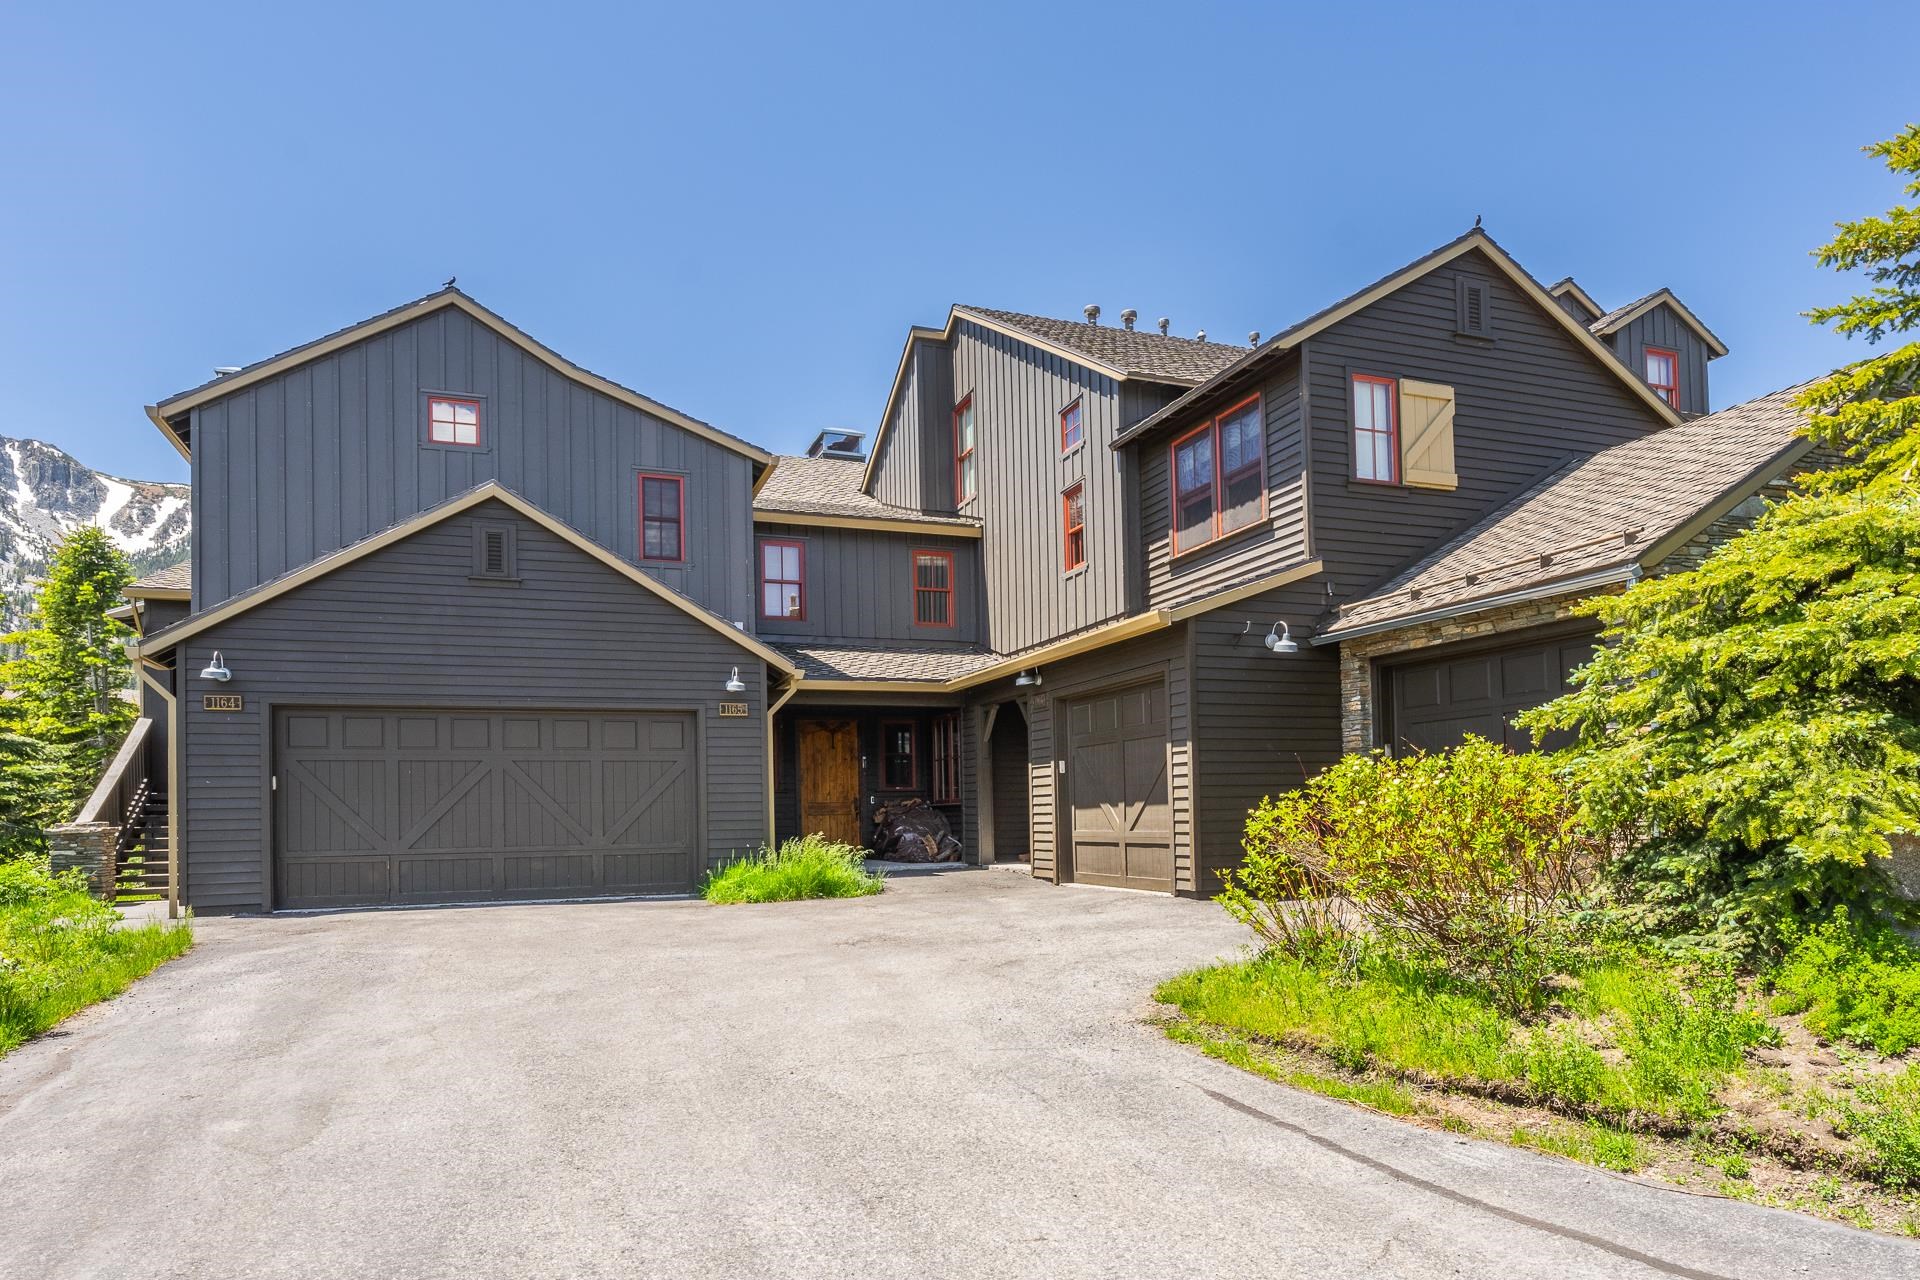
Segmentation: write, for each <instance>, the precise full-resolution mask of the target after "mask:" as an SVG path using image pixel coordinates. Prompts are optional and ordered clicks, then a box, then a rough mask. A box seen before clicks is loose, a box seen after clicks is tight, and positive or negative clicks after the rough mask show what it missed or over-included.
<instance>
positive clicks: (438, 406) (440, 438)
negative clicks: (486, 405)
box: [427, 396, 480, 449]
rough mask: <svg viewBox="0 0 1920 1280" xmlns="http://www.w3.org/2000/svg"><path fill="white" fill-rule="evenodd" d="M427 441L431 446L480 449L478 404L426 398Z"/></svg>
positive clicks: (468, 401) (472, 401) (449, 399)
mask: <svg viewBox="0 0 1920 1280" xmlns="http://www.w3.org/2000/svg"><path fill="white" fill-rule="evenodd" d="M427 439H428V440H429V441H430V442H432V443H433V444H458V445H466V446H468V447H469V448H475V449H477V448H479V447H480V402H479V401H478V400H456V399H454V398H452V397H451V396H428V397H427Z"/></svg>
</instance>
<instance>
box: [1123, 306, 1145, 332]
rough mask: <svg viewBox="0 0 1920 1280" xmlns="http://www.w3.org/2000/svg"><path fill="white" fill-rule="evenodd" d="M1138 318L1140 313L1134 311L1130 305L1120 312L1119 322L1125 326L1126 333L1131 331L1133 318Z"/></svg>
mask: <svg viewBox="0 0 1920 1280" xmlns="http://www.w3.org/2000/svg"><path fill="white" fill-rule="evenodd" d="M1139 318H1140V313H1139V312H1138V311H1135V310H1134V309H1133V308H1132V307H1128V308H1127V309H1126V310H1125V311H1122V312H1121V313H1120V323H1121V324H1123V325H1125V326H1127V332H1128V333H1132V332H1133V322H1134V321H1135V320H1138V319H1139Z"/></svg>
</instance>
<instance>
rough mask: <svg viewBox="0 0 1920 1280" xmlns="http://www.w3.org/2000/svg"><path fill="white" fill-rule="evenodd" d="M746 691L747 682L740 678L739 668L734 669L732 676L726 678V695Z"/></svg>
mask: <svg viewBox="0 0 1920 1280" xmlns="http://www.w3.org/2000/svg"><path fill="white" fill-rule="evenodd" d="M746 691H747V682H746V681H745V680H742V679H741V678H740V668H738V667H735V668H734V669H733V674H732V675H730V676H728V677H727V692H728V693H745V692H746Z"/></svg>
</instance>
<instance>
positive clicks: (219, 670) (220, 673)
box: [200, 649, 233, 681]
mask: <svg viewBox="0 0 1920 1280" xmlns="http://www.w3.org/2000/svg"><path fill="white" fill-rule="evenodd" d="M200 678H201V679H202V680H221V681H226V680H231V679H233V672H231V671H229V670H227V664H226V663H224V662H222V661H220V651H219V650H218V649H215V650H214V651H213V661H212V662H209V663H208V664H207V665H206V669H205V670H203V671H201V673H200Z"/></svg>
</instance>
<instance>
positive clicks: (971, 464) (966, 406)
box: [953, 396, 979, 507]
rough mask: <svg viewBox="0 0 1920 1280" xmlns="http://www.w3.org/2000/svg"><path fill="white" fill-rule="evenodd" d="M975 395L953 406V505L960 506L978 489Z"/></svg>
mask: <svg viewBox="0 0 1920 1280" xmlns="http://www.w3.org/2000/svg"><path fill="white" fill-rule="evenodd" d="M973 443H974V442H973V397H972V396H968V397H967V398H966V399H965V400H962V401H961V402H960V403H959V404H957V405H955V406H954V408H953V505H955V506H956V507H957V506H960V505H962V504H964V503H965V502H967V500H968V499H970V498H972V497H973V495H974V494H975V493H977V492H978V491H979V490H978V483H979V477H978V475H977V473H976V471H975V461H974V456H973Z"/></svg>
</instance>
